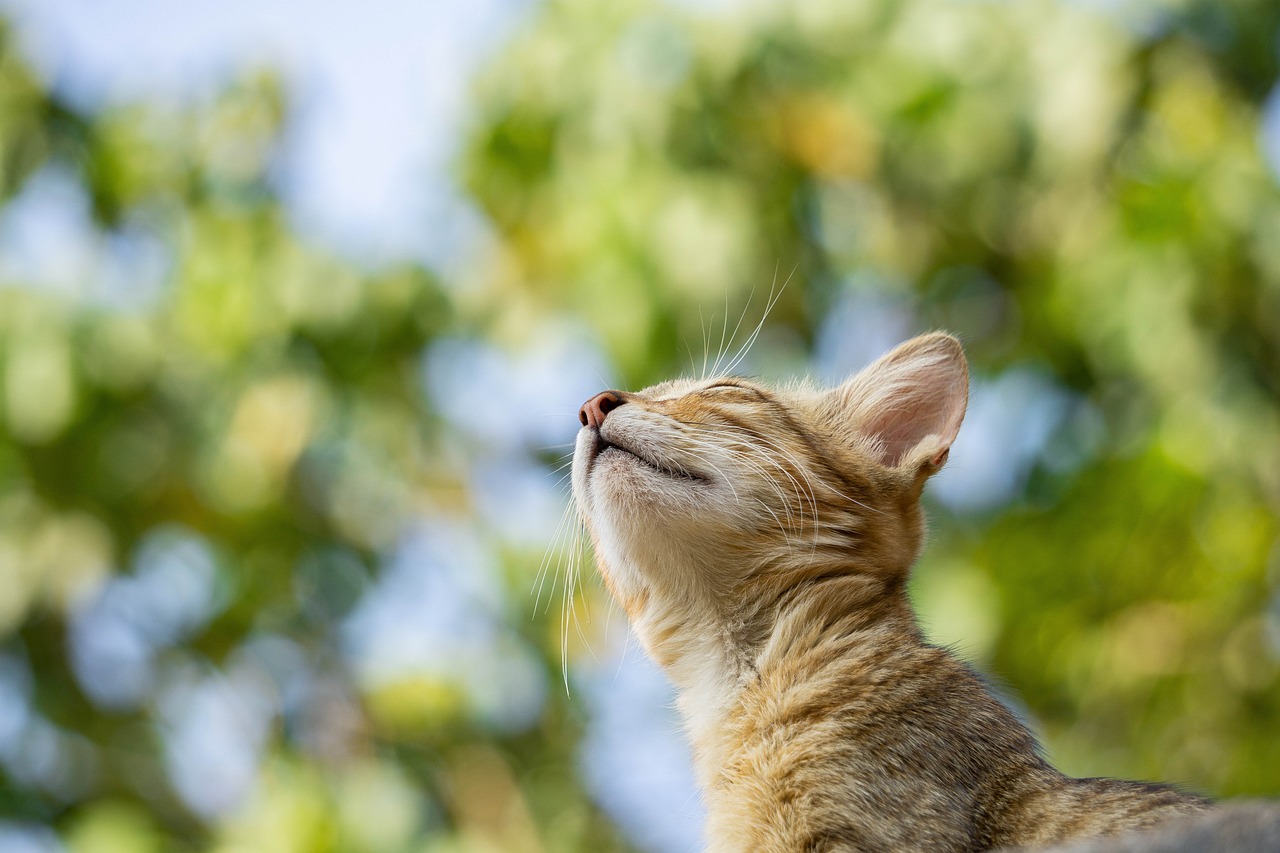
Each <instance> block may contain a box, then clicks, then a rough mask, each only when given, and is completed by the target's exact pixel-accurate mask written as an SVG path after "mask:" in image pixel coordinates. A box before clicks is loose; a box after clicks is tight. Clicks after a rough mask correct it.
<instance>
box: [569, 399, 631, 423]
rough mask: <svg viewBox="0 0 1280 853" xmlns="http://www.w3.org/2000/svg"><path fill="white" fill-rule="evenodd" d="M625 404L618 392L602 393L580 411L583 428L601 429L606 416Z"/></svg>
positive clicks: (579, 417) (586, 403)
mask: <svg viewBox="0 0 1280 853" xmlns="http://www.w3.org/2000/svg"><path fill="white" fill-rule="evenodd" d="M624 402H626V401H625V400H623V399H622V398H621V397H620V396H618V393H617V392H616V391H601V392H600V393H599V394H597V395H595V396H594V397H592V398H591V399H590V400H588V401H587V402H585V403H583V404H582V408H581V409H579V410H578V420H580V421H582V425H583V426H590V427H595V428H596V429H599V428H600V425H601V424H603V423H604V416H605V415H607V414H609V413H610V412H612V411H613V410H614V409H616V408H618V407H619V406H621V405H622V404H623V403H624Z"/></svg>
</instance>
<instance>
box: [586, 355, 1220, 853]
mask: <svg viewBox="0 0 1280 853" xmlns="http://www.w3.org/2000/svg"><path fill="white" fill-rule="evenodd" d="M967 399H968V366H967V362H966V360H965V356H964V352H963V350H962V348H961V346H960V343H959V342H958V341H957V340H956V339H955V338H954V337H952V336H950V335H948V334H945V333H932V334H927V335H922V336H920V337H917V338H914V339H912V340H910V341H907V342H906V343H904V344H901V345H900V346H898V347H897V348H896V349H894V350H893V351H892V352H890V353H888V354H887V355H885V356H883V357H881V358H880V359H879V360H878V361H876V362H875V363H873V364H872V365H870V366H869V367H867V368H866V369H865V370H863V371H862V372H860V373H858V374H857V375H856V376H854V377H852V378H851V379H849V380H847V381H846V382H844V383H843V384H841V385H839V386H838V387H835V388H832V389H825V390H824V389H817V388H814V387H811V386H808V385H804V384H795V385H791V386H789V387H783V388H778V389H771V388H767V387H765V386H763V385H761V384H758V383H756V382H752V381H748V380H746V379H741V378H736V377H732V376H730V377H719V378H714V379H709V380H706V379H704V380H690V379H682V380H675V381H670V382H664V383H662V384H659V385H655V386H653V387H651V388H647V389H645V390H643V391H639V392H636V393H627V392H623V391H604V392H602V393H600V394H597V395H596V396H594V397H592V398H591V399H590V400H588V401H587V402H586V404H584V405H583V406H582V409H581V411H580V413H579V419H580V421H581V423H582V428H581V430H580V431H579V433H578V437H577V440H576V444H575V448H574V457H573V468H572V482H573V495H574V499H575V501H576V503H577V506H578V511H579V513H580V515H581V517H582V519H583V521H584V522H585V525H586V527H587V529H588V531H589V533H590V536H591V539H592V542H593V545H594V549H595V554H596V560H597V565H598V568H599V570H600V573H601V575H602V577H603V578H604V581H605V584H606V586H607V587H608V588H609V591H610V593H611V594H612V596H613V597H614V598H615V599H616V601H617V602H618V603H619V604H620V605H621V607H622V608H623V610H625V612H626V614H627V616H628V618H629V620H630V622H631V624H632V626H633V629H634V631H635V633H636V635H637V637H638V638H639V641H640V643H641V644H642V645H643V647H644V648H645V650H646V651H647V652H648V654H649V655H650V656H651V657H652V658H653V659H654V660H656V661H657V662H658V663H659V664H660V665H661V666H662V667H663V669H664V670H665V671H666V673H667V675H668V676H669V677H670V679H671V680H672V682H673V683H674V684H675V686H676V688H677V694H678V698H677V706H678V708H679V711H680V713H681V716H682V717H683V720H684V723H685V728H686V730H687V734H688V736H689V738H690V740H691V742H692V745H693V749H694V764H695V770H696V775H697V779H698V783H699V786H700V788H701V790H702V793H703V797H704V800H705V803H706V807H707V812H708V816H707V824H706V837H707V850H708V851H714V853H728V851H758V853H772V851H779V853H781V851H905V850H929V851H981V850H994V849H1000V848H1012V847H1020V848H1021V847H1025V848H1041V847H1045V846H1048V845H1052V844H1058V843H1063V842H1070V841H1074V840H1078V839H1088V838H1095V837H1099V836H1108V835H1112V834H1115V833H1122V832H1126V831H1131V830H1140V829H1144V828H1147V827H1152V826H1155V825H1157V824H1159V823H1161V822H1162V821H1165V820H1168V819H1171V818H1178V817H1181V816H1192V815H1196V814H1200V813H1203V812H1205V811H1206V810H1208V809H1209V808H1210V803H1209V802H1208V801H1207V800H1205V799H1204V798H1201V797H1198V796H1195V795H1192V794H1188V793H1184V792H1182V791H1179V790H1177V789H1175V788H1173V787H1170V786H1165V785H1157V784H1148V783H1142V782H1128V781H1118V780H1113V779H1075V778H1071V777H1068V776H1066V775H1064V774H1063V773H1061V772H1059V771H1058V770H1056V769H1055V768H1054V767H1052V766H1051V765H1050V764H1049V763H1048V762H1047V761H1046V760H1045V759H1044V758H1043V757H1042V756H1041V753H1040V751H1039V748H1038V746H1037V743H1036V741H1035V739H1034V737H1033V736H1032V734H1031V733H1030V732H1029V731H1028V730H1027V728H1026V727H1025V726H1024V725H1023V724H1022V723H1021V722H1020V721H1019V720H1018V719H1017V718H1016V717H1015V716H1014V715H1013V714H1012V713H1011V712H1010V711H1009V710H1007V709H1006V707H1005V706H1004V705H1003V704H1001V702H999V701H998V700H997V699H996V698H995V697H994V696H993V695H992V693H991V692H990V691H989V690H988V688H987V687H986V686H985V684H984V682H983V681H982V680H981V679H980V678H979V677H978V676H977V675H976V674H975V673H974V672H973V671H972V670H971V669H970V668H969V667H968V666H967V665H966V664H965V663H963V662H961V661H960V660H959V659H957V658H956V657H954V656H953V655H952V654H951V653H950V652H949V651H947V650H946V649H942V648H939V647H937V646H933V645H930V644H929V643H928V642H927V641H926V640H925V638H924V636H923V635H922V633H921V630H920V628H919V627H918V624H917V621H916V618H915V615H914V612H913V611H912V609H911V605H910V602H909V600H908V597H907V591H906V588H907V577H908V573H909V570H910V567H911V564H912V563H913V561H914V560H915V558H916V556H917V553H918V552H919V550H920V547H921V540H922V532H923V531H922V526H923V522H922V514H921V509H920V505H919V499H920V495H921V492H922V490H923V488H924V484H925V481H926V480H927V479H928V478H929V476H930V475H932V474H934V473H936V472H937V471H938V470H939V469H940V468H941V467H942V466H943V464H944V463H945V461H946V459H947V456H948V453H949V452H950V448H951V444H952V442H953V441H954V440H955V438H956V434H957V433H958V431H959V429H960V424H961V421H962V419H963V417H964V413H965V408H966V404H967ZM1089 849H1094V848H1089ZM1135 849H1136V848H1135ZM1153 849H1154V848H1153Z"/></svg>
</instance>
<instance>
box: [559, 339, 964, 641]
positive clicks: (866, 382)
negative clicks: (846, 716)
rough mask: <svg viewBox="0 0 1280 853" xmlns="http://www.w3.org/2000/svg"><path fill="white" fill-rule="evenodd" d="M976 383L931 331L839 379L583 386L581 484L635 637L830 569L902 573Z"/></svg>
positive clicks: (761, 600) (878, 576)
mask: <svg viewBox="0 0 1280 853" xmlns="http://www.w3.org/2000/svg"><path fill="white" fill-rule="evenodd" d="M967 398H968V369H967V366H966V363H965V358H964V353H963V351H962V349H961V347H960V344H959V342H958V341H957V340H956V339H955V338H953V337H951V336H950V335H946V334H941V333H935V334H929V335H922V336H920V337H917V338H914V339H912V340H910V341H907V342H906V343H904V344H902V345H900V346H898V347H897V348H896V349H894V350H893V351H892V352H890V353H888V354H887V355H885V356H883V357H882V358H880V359H879V360H877V361H876V362H875V363H873V364H871V365H870V366H869V367H867V368H866V369H865V370H863V371H861V372H860V373H858V374H857V375H856V376H853V377H852V378H850V379H848V380H847V381H846V382H844V383H842V384H841V385H839V386H837V387H835V388H830V389H818V388H814V387H811V386H807V385H794V386H789V387H783V388H769V387H766V386H763V385H761V384H758V383H756V382H752V381H748V380H745V379H740V378H734V377H725V378H716V379H706V380H691V379H679V380H674V381H671V382H664V383H662V384H659V385H655V386H653V387H651V388H646V389H644V390H642V391H639V392H635V393H628V392H624V391H605V392H603V393H601V394H598V395H596V396H595V397H593V398H591V399H590V400H588V401H587V403H586V404H585V405H583V407H582V410H581V412H580V415H579V417H580V420H581V422H582V429H581V431H580V432H579V434H578V439H577V444H576V447H575V450H574V460H573V493H574V497H575V499H576V501H577V504H578V508H579V512H580V514H581V516H582V518H583V520H584V522H585V523H586V526H587V528H588V530H589V531H590V533H591V537H592V540H593V543H594V545H595V552H596V558H597V562H598V564H599V566H600V569H601V572H602V574H603V576H604V578H605V580H606V582H607V583H608V585H609V587H610V589H611V591H612V592H613V594H614V596H615V598H616V599H617V600H618V601H619V602H620V603H621V604H622V606H623V608H624V609H625V610H626V611H627V613H628V615H629V616H630V617H631V618H632V621H633V623H637V627H638V628H639V629H640V633H641V639H642V640H646V645H647V646H649V647H650V650H651V651H653V646H654V642H655V641H653V638H651V637H650V638H646V637H645V636H644V633H645V632H644V629H643V628H642V626H643V624H645V623H646V622H653V621H654V620H655V619H656V620H657V621H660V622H664V623H666V624H670V623H672V620H673V618H674V621H675V622H676V623H678V624H685V623H688V622H689V621H690V620H710V621H711V622H716V621H723V620H726V619H731V618H741V614H744V613H764V612H766V611H767V610H768V607H769V606H770V602H776V601H777V600H778V599H779V597H780V596H785V595H786V593H787V591H788V589H790V588H793V587H795V586H797V585H802V584H804V583H806V582H807V581H809V580H812V579H813V578H814V577H818V576H824V577H825V576H830V575H831V574H832V573H848V574H857V575H859V576H861V577H865V578H871V579H875V580H876V581H877V582H880V583H883V584H884V585H885V586H886V588H887V589H893V588H900V587H901V586H902V584H903V583H904V582H905V580H906V575H907V571H908V569H909V567H910V564H911V562H912V561H913V560H914V559H915V556H916V553H917V552H918V550H919V547H920V541H921V520H920V511H919V505H918V504H919V497H920V492H921V490H922V488H923V486H924V482H925V480H926V479H927V478H928V476H929V475H931V474H933V473H935V472H936V471H938V470H939V469H940V468H941V466H942V465H943V463H944V462H945V461H946V458H947V454H948V451H949V449H950V447H951V444H952V442H953V441H954V440H955V437H956V433H957V432H958V431H959V429H960V422H961V420H962V419H963V417H964V411H965V405H966V401H967ZM673 613H675V614H676V615H675V616H674V617H673V615H672V614H673ZM732 614H738V615H737V616H733V615H732ZM757 627H758V626H757Z"/></svg>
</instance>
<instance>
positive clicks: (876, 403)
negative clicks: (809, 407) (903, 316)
mask: <svg viewBox="0 0 1280 853" xmlns="http://www.w3.org/2000/svg"><path fill="white" fill-rule="evenodd" d="M830 393H831V395H832V396H833V397H834V398H835V402H836V403H837V405H838V406H839V408H840V410H841V415H842V416H843V417H844V418H846V423H848V424H850V425H851V426H852V428H853V429H854V431H855V432H856V433H857V434H858V435H860V436H862V437H863V438H864V439H866V440H867V441H868V444H869V445H870V446H871V447H872V448H873V450H874V453H875V454H876V456H877V458H878V460H879V461H880V462H881V463H882V464H884V465H887V466H889V467H891V468H900V467H910V468H915V469H921V470H922V471H923V472H924V473H926V474H932V473H934V472H935V471H937V470H938V469H939V468H940V467H942V463H944V462H946V460H947V453H948V452H949V451H950V450H951V443H952V442H953V441H955V439H956V434H957V433H958V432H959V431H960V422H961V421H962V420H964V410H965V405H966V404H967V402H968V399H969V368H968V365H967V363H966V362H965V358H964V350H963V349H961V347H960V342H959V341H958V340H956V339H955V338H953V337H952V336H951V335H948V334H944V333H942V332H934V333H932V334H928V335H921V336H919V337H917V338H912V339H911V340H909V341H907V342H906V343H903V344H899V345H898V346H897V347H896V348H895V349H894V350H893V351H891V352H889V353H888V354H886V355H883V356H881V357H880V358H879V359H877V360H876V361H875V362H874V363H872V364H871V365H870V366H868V367H866V368H865V369H864V370H862V372H860V373H859V374H858V375H856V376H854V377H853V378H851V379H849V380H848V381H846V382H845V383H844V384H843V385H841V386H839V387H838V388H836V389H834V390H833V391H831V392H830Z"/></svg>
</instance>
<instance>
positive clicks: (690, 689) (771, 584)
mask: <svg viewBox="0 0 1280 853" xmlns="http://www.w3.org/2000/svg"><path fill="white" fill-rule="evenodd" d="M754 578H755V580H754V581H753V583H752V586H751V588H750V589H740V590H736V591H735V595H734V596H733V600H736V601H737V602H751V604H742V603H740V604H738V605H737V606H736V607H731V606H729V605H727V604H726V603H724V602H721V603H718V604H717V603H715V602H708V601H699V600H697V599H696V598H694V597H681V598H680V600H678V601H663V600H662V598H661V597H660V596H656V595H655V596H654V597H653V598H652V599H650V602H649V603H650V605H651V606H650V607H647V608H646V609H645V612H644V613H643V614H637V615H635V616H633V618H634V619H635V623H636V629H637V633H638V634H639V636H640V638H641V641H642V643H643V644H644V646H645V648H646V650H647V651H648V653H649V654H650V656H651V657H653V659H654V660H656V661H658V663H659V664H660V665H661V666H662V667H663V669H664V671H665V672H666V674H667V676H668V677H669V678H670V679H671V681H672V683H673V684H674V685H675V687H676V689H677V700H676V705H677V708H678V709H679V711H680V714H681V717H682V718H683V721H684V726H685V729H686V731H687V733H688V735H689V739H690V742H691V743H692V745H693V749H694V757H695V769H696V772H697V775H698V779H699V782H700V783H701V784H702V785H703V787H704V789H705V788H706V787H707V786H708V785H710V784H711V783H712V782H713V780H714V779H715V777H716V776H717V775H718V774H719V773H720V771H721V768H722V767H723V766H724V763H725V761H726V760H727V758H728V756H729V754H730V752H731V751H732V744H731V742H730V741H729V740H727V739H726V731H727V727H726V721H727V720H729V719H730V718H731V717H732V716H733V715H734V713H735V712H736V710H737V709H738V707H739V705H740V704H741V696H742V693H743V691H744V690H747V689H753V688H755V687H758V685H759V682H760V680H761V678H762V673H763V674H764V676H765V677H774V676H775V675H776V673H777V671H778V669H779V664H780V663H782V664H783V665H784V667H786V666H789V665H790V663H791V662H797V661H803V660H807V659H809V658H811V657H812V656H813V655H814V654H821V653H822V652H821V649H823V648H824V647H830V646H831V644H832V643H836V644H838V645H840V646H842V647H843V648H845V649H846V651H847V653H853V654H858V653H867V654H872V653H875V654H879V653H882V652H885V651H887V650H894V649H896V650H903V649H906V648H910V647H915V646H919V645H921V644H923V642H924V640H923V638H922V636H921V634H920V631H919V629H918V627H917V625H916V622H915V617H914V614H913V613H912V611H911V608H910V606H909V604H908V603H907V600H906V596H905V594H904V593H903V592H902V591H901V590H900V589H898V588H897V585H896V584H894V583H892V582H888V581H886V580H885V579H884V578H883V577H882V576H878V575H876V574H875V573H872V572H868V571H865V570H864V571H856V570H854V569H852V568H849V567H845V568H844V569H843V570H830V571H826V572H822V573H814V575H813V576H812V577H810V578H808V579H807V580H805V581H803V582H802V583H800V584H798V585H796V584H794V583H791V584H784V583H783V582H782V580H781V578H782V576H781V575H771V574H769V573H767V572H765V573H758V574H756V575H754ZM887 638H892V639H891V641H889V640H888V639H887Z"/></svg>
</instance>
